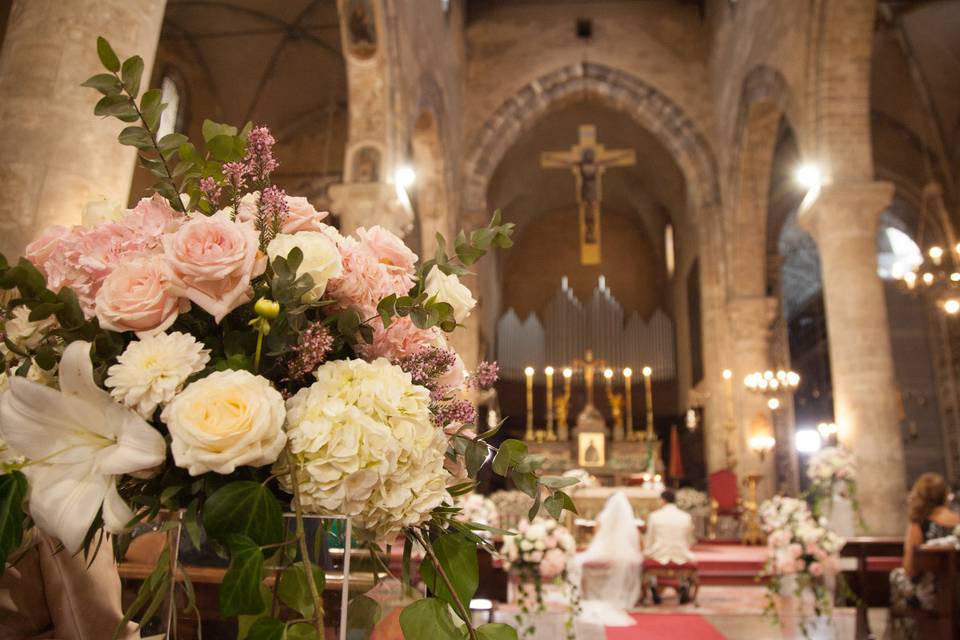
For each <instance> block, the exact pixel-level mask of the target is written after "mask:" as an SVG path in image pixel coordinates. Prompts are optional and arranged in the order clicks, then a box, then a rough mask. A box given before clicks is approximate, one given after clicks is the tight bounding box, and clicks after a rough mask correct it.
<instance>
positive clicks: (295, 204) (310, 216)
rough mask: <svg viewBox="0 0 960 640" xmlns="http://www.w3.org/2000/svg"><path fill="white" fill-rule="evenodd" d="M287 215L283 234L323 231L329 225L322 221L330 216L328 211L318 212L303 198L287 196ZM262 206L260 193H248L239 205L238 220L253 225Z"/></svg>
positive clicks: (282, 228) (284, 220) (282, 227)
mask: <svg viewBox="0 0 960 640" xmlns="http://www.w3.org/2000/svg"><path fill="white" fill-rule="evenodd" d="M286 202H287V215H286V216H285V217H284V219H283V225H282V226H281V231H282V232H283V233H297V232H298V231H323V228H324V227H326V226H327V225H325V224H323V223H322V221H323V219H324V218H326V217H327V216H328V215H329V214H328V213H327V212H326V211H317V210H316V209H314V208H313V205H312V204H310V201H309V200H307V199H306V198H304V197H301V196H287V197H286ZM259 204H260V194H259V192H254V193H248V194H247V195H245V196H244V197H243V198H241V199H240V203H239V204H238V205H237V220H238V221H239V222H249V223H251V224H252V223H253V221H254V220H256V219H257V208H258V207H259Z"/></svg>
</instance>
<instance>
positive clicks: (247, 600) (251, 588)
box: [220, 534, 263, 618]
mask: <svg viewBox="0 0 960 640" xmlns="http://www.w3.org/2000/svg"><path fill="white" fill-rule="evenodd" d="M227 546H228V547H229V549H230V566H229V567H228V568H227V573H226V574H225V575H224V576H223V584H222V585H220V613H222V614H223V615H224V616H226V617H228V618H231V617H234V616H238V615H241V614H255V613H259V612H260V611H262V610H263V600H262V599H261V597H260V583H261V582H263V553H262V552H261V551H260V547H259V546H258V545H257V543H256V542H254V541H253V540H251V539H250V538H248V537H247V536H245V535H239V534H234V535H231V536H229V537H228V538H227Z"/></svg>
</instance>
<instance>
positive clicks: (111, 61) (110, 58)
mask: <svg viewBox="0 0 960 640" xmlns="http://www.w3.org/2000/svg"><path fill="white" fill-rule="evenodd" d="M97 55H98V56H99V57H100V62H101V63H103V66H104V67H106V68H107V70H108V71H113V72H114V73H116V72H117V71H120V58H118V57H117V54H116V53H114V52H113V47H111V46H110V43H109V42H107V40H106V38H104V37H103V36H99V37H97Z"/></svg>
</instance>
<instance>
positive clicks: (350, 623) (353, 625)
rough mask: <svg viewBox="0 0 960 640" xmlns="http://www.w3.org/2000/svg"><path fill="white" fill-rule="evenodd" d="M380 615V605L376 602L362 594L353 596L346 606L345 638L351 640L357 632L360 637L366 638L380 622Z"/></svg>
mask: <svg viewBox="0 0 960 640" xmlns="http://www.w3.org/2000/svg"><path fill="white" fill-rule="evenodd" d="M380 615H381V614H380V604H379V603H378V602H377V601H376V600H374V599H373V598H371V597H369V596H365V595H363V594H361V595H358V596H355V597H354V598H353V599H352V600H350V603H349V605H348V606H347V637H349V638H352V637H353V635H352V634H353V633H356V632H358V631H359V632H362V634H363V635H362V637H364V638H366V637H368V636H369V635H370V633H371V632H372V631H373V628H374V627H375V626H377V623H378V622H380Z"/></svg>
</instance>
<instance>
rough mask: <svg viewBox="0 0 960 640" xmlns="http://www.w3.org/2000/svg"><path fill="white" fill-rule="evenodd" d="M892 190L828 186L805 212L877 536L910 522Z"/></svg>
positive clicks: (883, 185) (848, 436) (838, 385)
mask: <svg viewBox="0 0 960 640" xmlns="http://www.w3.org/2000/svg"><path fill="white" fill-rule="evenodd" d="M893 190H894V188H893V185H892V184H890V183H888V182H864V183H841V184H835V185H828V186H825V187H823V189H822V191H821V192H820V194H819V196H818V197H817V198H816V199H815V200H813V201H812V202H811V203H809V205H807V206H804V207H803V208H802V210H801V213H800V223H801V224H802V225H803V226H804V227H806V228H807V229H808V230H809V231H810V233H811V234H812V235H813V237H814V239H815V240H816V242H817V247H818V248H819V250H820V259H821V263H822V265H823V294H824V304H825V306H826V314H827V332H828V334H829V340H830V366H831V369H832V373H833V397H834V413H835V419H836V422H837V425H838V426H839V427H840V441H841V442H842V443H843V444H844V445H845V446H847V447H849V448H850V449H851V450H852V451H853V452H854V455H855V457H856V460H857V464H858V473H859V477H858V482H857V485H858V488H859V498H860V507H861V509H862V512H863V516H864V519H865V520H866V522H867V525H868V526H869V527H870V533H871V534H872V535H900V534H902V533H903V526H904V522H905V514H904V496H905V492H906V479H905V475H906V474H905V469H904V457H903V440H902V434H901V431H900V424H899V418H898V415H899V411H898V407H897V389H896V385H895V383H894V373H893V356H892V354H891V348H890V325H889V323H888V321H887V310H886V304H885V301H884V293H883V284H882V282H881V281H880V278H879V276H878V275H877V249H876V233H877V221H878V220H879V217H880V213H881V212H882V211H883V210H884V209H886V208H887V206H888V205H889V204H890V200H891V198H892V197H893ZM805 204H806V203H805Z"/></svg>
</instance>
